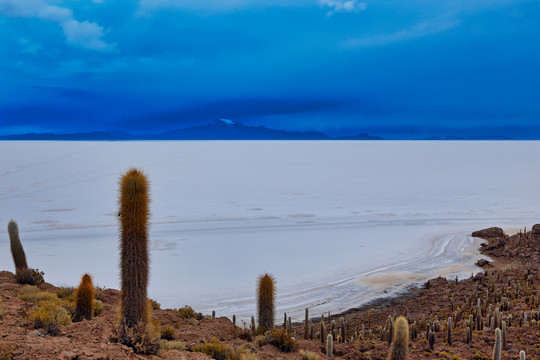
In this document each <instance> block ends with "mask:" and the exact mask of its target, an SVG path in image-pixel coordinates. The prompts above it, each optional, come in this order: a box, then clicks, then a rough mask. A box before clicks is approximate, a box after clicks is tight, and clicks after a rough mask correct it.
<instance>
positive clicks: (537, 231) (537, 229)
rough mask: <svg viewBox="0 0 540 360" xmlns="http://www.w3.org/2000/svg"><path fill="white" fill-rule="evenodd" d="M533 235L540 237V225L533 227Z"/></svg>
mask: <svg viewBox="0 0 540 360" xmlns="http://www.w3.org/2000/svg"><path fill="white" fill-rule="evenodd" d="M532 234H533V235H535V236H540V224H536V225H533V227H532Z"/></svg>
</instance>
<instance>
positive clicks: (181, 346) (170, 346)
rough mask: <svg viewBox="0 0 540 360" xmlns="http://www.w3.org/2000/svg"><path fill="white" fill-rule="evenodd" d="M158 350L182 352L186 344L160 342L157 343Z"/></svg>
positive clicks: (175, 341) (180, 342)
mask: <svg viewBox="0 0 540 360" xmlns="http://www.w3.org/2000/svg"><path fill="white" fill-rule="evenodd" d="M159 348H160V349H161V350H180V351H182V350H184V349H185V348H186V343H184V342H182V341H178V340H173V341H167V340H162V341H160V342H159Z"/></svg>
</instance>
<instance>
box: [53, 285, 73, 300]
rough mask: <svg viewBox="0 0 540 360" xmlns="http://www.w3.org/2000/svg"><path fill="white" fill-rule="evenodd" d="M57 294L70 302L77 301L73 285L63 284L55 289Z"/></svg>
mask: <svg viewBox="0 0 540 360" xmlns="http://www.w3.org/2000/svg"><path fill="white" fill-rule="evenodd" d="M55 293H56V296H58V297H59V298H60V299H62V300H66V301H69V302H74V301H75V288H74V287H71V286H61V287H59V288H57V289H56V290H55Z"/></svg>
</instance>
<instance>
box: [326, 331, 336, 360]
mask: <svg viewBox="0 0 540 360" xmlns="http://www.w3.org/2000/svg"><path fill="white" fill-rule="evenodd" d="M326 356H328V357H333V356H334V338H333V337H332V334H328V336H327V337H326Z"/></svg>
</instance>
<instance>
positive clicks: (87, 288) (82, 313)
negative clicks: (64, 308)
mask: <svg viewBox="0 0 540 360" xmlns="http://www.w3.org/2000/svg"><path fill="white" fill-rule="evenodd" d="M93 316H94V285H93V284H92V277H91V276H90V275H88V274H84V275H83V277H82V280H81V284H80V285H79V287H78V288H77V291H76V293H75V316H74V320H75V321H81V320H83V319H88V320H90V319H92V317H93Z"/></svg>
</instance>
